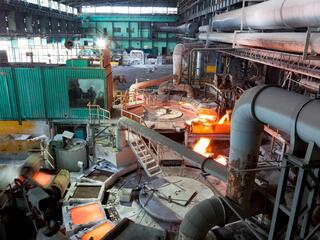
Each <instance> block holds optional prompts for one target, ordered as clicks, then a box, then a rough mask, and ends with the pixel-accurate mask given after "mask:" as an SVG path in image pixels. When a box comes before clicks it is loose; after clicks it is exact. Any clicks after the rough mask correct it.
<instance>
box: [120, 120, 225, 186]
mask: <svg viewBox="0 0 320 240" xmlns="http://www.w3.org/2000/svg"><path fill="white" fill-rule="evenodd" d="M122 129H129V130H130V131H133V132H135V133H137V134H139V135H141V136H143V137H144V138H146V139H148V140H150V141H152V142H154V143H157V144H159V145H161V146H163V147H165V148H168V149H170V150H172V151H174V152H176V153H177V154H179V155H180V156H182V157H183V158H184V159H185V160H187V161H190V162H192V163H193V164H195V165H197V166H199V167H202V168H203V169H204V170H205V171H206V172H208V173H209V174H211V175H213V176H215V177H217V178H219V179H221V180H222V181H226V180H227V169H226V167H225V166H223V165H222V164H220V163H217V162H215V161H213V160H208V161H207V158H206V157H204V156H202V155H201V154H199V153H196V152H194V151H192V150H191V149H189V148H187V147H185V146H184V145H182V144H180V143H177V142H175V141H173V140H171V139H170V138H167V137H165V136H164V135H162V134H160V133H158V132H156V131H154V130H152V129H149V128H147V127H145V126H143V125H141V124H140V123H138V122H135V121H133V120H131V119H128V118H126V117H122V118H120V119H119V121H118V125H117V130H116V147H117V148H118V149H121V148H122V137H123V135H122V134H121V132H122ZM202 165H203V166H202Z"/></svg>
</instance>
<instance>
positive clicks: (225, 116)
mask: <svg viewBox="0 0 320 240" xmlns="http://www.w3.org/2000/svg"><path fill="white" fill-rule="evenodd" d="M228 118H229V114H228V113H226V114H225V115H224V116H223V117H222V118H220V120H219V122H218V124H219V125H222V124H224V122H225V121H226V120H227V119H228Z"/></svg>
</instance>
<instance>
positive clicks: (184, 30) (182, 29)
mask: <svg viewBox="0 0 320 240" xmlns="http://www.w3.org/2000/svg"><path fill="white" fill-rule="evenodd" d="M198 28H199V25H198V24H197V23H194V22H192V23H186V24H182V25H180V26H177V27H174V26H162V27H159V31H160V32H167V33H180V34H194V33H196V32H198Z"/></svg>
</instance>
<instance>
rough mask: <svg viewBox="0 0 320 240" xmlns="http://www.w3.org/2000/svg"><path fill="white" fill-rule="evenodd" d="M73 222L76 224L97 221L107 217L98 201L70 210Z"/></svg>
mask: <svg viewBox="0 0 320 240" xmlns="http://www.w3.org/2000/svg"><path fill="white" fill-rule="evenodd" d="M70 216H71V222H72V224H75V225H80V224H86V223H90V222H97V221H100V220H102V219H104V218H105V215H104V214H103V212H102V209H101V208H100V206H99V204H98V203H92V204H88V205H84V206H80V207H75V208H72V209H71V210H70Z"/></svg>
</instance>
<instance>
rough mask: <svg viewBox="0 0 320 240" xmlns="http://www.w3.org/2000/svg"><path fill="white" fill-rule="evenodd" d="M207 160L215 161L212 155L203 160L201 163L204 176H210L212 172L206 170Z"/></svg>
mask: <svg viewBox="0 0 320 240" xmlns="http://www.w3.org/2000/svg"><path fill="white" fill-rule="evenodd" d="M207 161H214V160H213V158H212V157H207V158H206V159H204V160H203V162H202V163H201V167H200V170H201V175H202V176H208V175H210V173H207V172H206V170H205V169H204V165H205V164H206V162H207Z"/></svg>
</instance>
